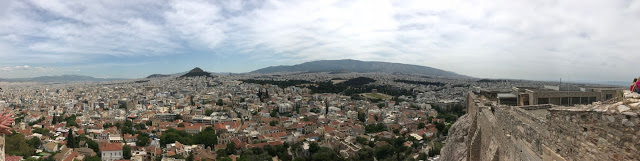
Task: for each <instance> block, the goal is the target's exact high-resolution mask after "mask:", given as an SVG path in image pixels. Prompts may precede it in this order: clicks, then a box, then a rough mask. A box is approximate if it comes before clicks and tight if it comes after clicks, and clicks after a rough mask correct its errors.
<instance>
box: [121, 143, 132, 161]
mask: <svg viewBox="0 0 640 161" xmlns="http://www.w3.org/2000/svg"><path fill="white" fill-rule="evenodd" d="M122 157H123V158H124V159H131V146H129V145H126V144H125V145H124V146H122Z"/></svg>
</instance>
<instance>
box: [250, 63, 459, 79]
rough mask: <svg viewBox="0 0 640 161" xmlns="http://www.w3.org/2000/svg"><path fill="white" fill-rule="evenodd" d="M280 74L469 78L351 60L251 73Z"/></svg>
mask: <svg viewBox="0 0 640 161" xmlns="http://www.w3.org/2000/svg"><path fill="white" fill-rule="evenodd" d="M278 72H358V73H366V72H384V73H404V74H417V75H429V76H440V77H465V78H468V76H464V75H460V74H457V73H454V72H450V71H445V70H441V69H436V68H432V67H427V66H419V65H411V64H401V63H389V62H378V61H359V60H351V59H343V60H318V61H311V62H306V63H302V64H297V65H291V66H270V67H266V68H262V69H258V70H255V71H252V72H250V73H263V74H266V73H278Z"/></svg>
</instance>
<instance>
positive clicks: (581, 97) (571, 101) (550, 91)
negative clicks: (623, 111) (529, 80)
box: [498, 85, 624, 106]
mask: <svg viewBox="0 0 640 161" xmlns="http://www.w3.org/2000/svg"><path fill="white" fill-rule="evenodd" d="M622 90H624V89H623V88H619V87H608V88H607V87H565V86H547V85H545V86H544V87H542V88H537V87H513V91H512V92H511V93H500V94H498V103H499V104H502V105H516V106H528V105H538V104H553V105H562V106H573V105H587V104H591V103H593V102H598V101H601V102H602V101H607V100H611V99H613V98H620V96H621V95H622ZM514 101H515V102H514Z"/></svg>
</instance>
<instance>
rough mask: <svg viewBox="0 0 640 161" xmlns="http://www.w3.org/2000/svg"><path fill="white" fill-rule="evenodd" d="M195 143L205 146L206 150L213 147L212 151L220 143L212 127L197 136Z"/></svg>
mask: <svg viewBox="0 0 640 161" xmlns="http://www.w3.org/2000/svg"><path fill="white" fill-rule="evenodd" d="M195 142H196V143H197V144H204V146H205V148H207V147H211V148H212V149H213V148H214V146H215V145H216V143H217V142H218V137H217V136H216V132H215V131H214V130H213V128H211V127H207V128H206V129H204V130H203V131H201V132H199V133H198V134H196V136H195Z"/></svg>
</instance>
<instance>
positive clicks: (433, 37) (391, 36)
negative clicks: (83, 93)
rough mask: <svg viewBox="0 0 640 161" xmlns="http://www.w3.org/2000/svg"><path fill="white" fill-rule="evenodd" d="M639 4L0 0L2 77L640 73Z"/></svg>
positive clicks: (613, 76) (620, 77)
mask: <svg viewBox="0 0 640 161" xmlns="http://www.w3.org/2000/svg"><path fill="white" fill-rule="evenodd" d="M637 28H640V1H637V0H635V1H626V0H616V1H577V0H571V1H524V2H520V1H507V0H504V1H482V0H480V1H446V2H430V1H382V0H380V1H378V0H375V1H229V2H225V1H191V0H187V1H177V0H176V1H151V0H144V1H120V0H115V1H62V0H53V1H0V51H2V52H0V58H1V59H0V78H25V77H37V76H51V75H87V76H93V77H99V78H141V77H146V76H148V75H150V74H170V73H179V72H184V71H188V70H190V69H192V68H193V67H196V66H197V67H200V68H202V69H203V70H206V71H210V72H233V73H242V72H249V71H253V70H256V69H260V68H264V67H268V66H278V65H294V64H299V63H303V62H308V61H314V60H336V59H356V60H362V61H383V62H393V63H404V64H413V65H421V66H428V67H433V68H438V69H442V70H446V71H451V72H455V73H458V74H462V75H467V76H471V77H476V78H506V79H525V80H559V79H560V78H562V79H563V80H564V81H581V80H590V81H619V82H625V81H628V82H630V81H631V80H632V79H633V78H634V77H638V76H640V72H636V71H634V69H637V64H638V63H637V61H636V60H640V54H635V53H633V52H634V51H640V40H638V37H639V36H640V31H639V30H637Z"/></svg>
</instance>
